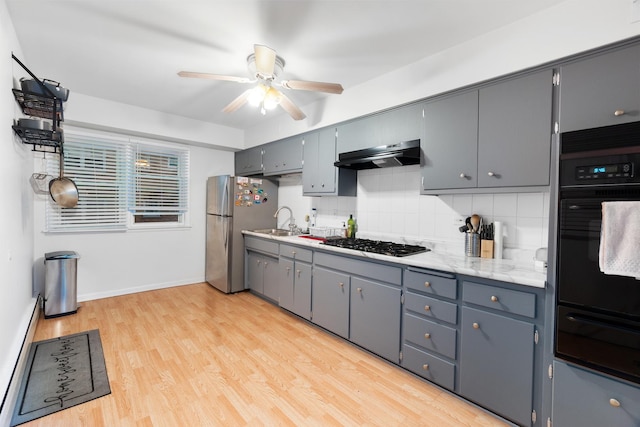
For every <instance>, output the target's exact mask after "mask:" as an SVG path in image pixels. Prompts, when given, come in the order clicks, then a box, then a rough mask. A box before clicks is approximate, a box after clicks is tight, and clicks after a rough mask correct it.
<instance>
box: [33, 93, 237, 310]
mask: <svg viewBox="0 0 640 427" xmlns="http://www.w3.org/2000/svg"><path fill="white" fill-rule="evenodd" d="M69 102H71V98H70V100H69ZM185 147H187V148H188V149H189V150H190V153H191V154H190V156H191V157H190V168H191V174H190V177H189V179H190V185H189V203H190V206H189V208H190V226H189V227H187V228H180V229H164V230H163V229H160V230H131V231H126V232H101V233H95V232H93V233H45V232H43V230H44V222H45V204H46V203H52V201H51V198H50V197H48V196H37V198H36V201H35V203H34V224H35V245H34V262H35V266H36V271H35V273H36V274H35V277H34V282H35V286H36V287H38V288H42V286H43V284H44V281H43V275H44V271H43V270H44V267H43V257H44V254H45V253H47V252H51V251H59V250H72V251H76V252H78V253H79V254H80V256H81V258H80V259H79V260H78V300H79V301H85V300H91V299H96V298H103V297H108V296H114V295H122V294H126V293H133V292H140V291H145V290H149V289H158V288H162V287H168V286H175V285H184V284H189V283H196V282H202V281H204V269H205V264H204V247H205V207H206V206H205V202H206V179H207V177H209V176H212V175H223V174H232V173H233V153H232V152H229V151H221V150H215V149H211V148H204V147H195V146H185ZM37 162H39V160H36V163H37Z"/></svg>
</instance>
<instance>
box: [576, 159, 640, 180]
mask: <svg viewBox="0 0 640 427" xmlns="http://www.w3.org/2000/svg"><path fill="white" fill-rule="evenodd" d="M633 169H634V168H633V163H631V162H625V163H609V164H597V165H589V166H576V168H575V171H576V179H577V180H592V179H603V178H609V179H610V178H631V177H633Z"/></svg>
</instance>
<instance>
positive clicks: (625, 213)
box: [599, 201, 640, 280]
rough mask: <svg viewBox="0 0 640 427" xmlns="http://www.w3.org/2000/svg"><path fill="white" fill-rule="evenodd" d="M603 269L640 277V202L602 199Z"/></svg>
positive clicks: (606, 272) (600, 255) (607, 272)
mask: <svg viewBox="0 0 640 427" xmlns="http://www.w3.org/2000/svg"><path fill="white" fill-rule="evenodd" d="M599 264H600V271H602V272H603V273H604V274H612V275H618V276H629V277H634V278H636V279H639V280H640V202H629V201H627V202H602V229H601V232H600V252H599Z"/></svg>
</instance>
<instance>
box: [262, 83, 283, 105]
mask: <svg viewBox="0 0 640 427" xmlns="http://www.w3.org/2000/svg"><path fill="white" fill-rule="evenodd" d="M281 99H282V97H281V96H280V92H278V91H277V90H276V89H274V88H272V87H270V88H269V89H268V90H267V92H266V93H265V94H264V99H263V100H262V105H263V106H264V108H265V109H266V110H273V109H274V108H276V107H277V106H278V104H280V100H281Z"/></svg>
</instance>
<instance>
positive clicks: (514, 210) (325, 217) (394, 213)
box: [278, 165, 549, 260]
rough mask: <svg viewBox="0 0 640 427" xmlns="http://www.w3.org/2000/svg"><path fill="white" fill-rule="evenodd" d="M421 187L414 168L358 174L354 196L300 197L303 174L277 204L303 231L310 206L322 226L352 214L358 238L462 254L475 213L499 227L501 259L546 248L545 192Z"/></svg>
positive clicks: (283, 184)
mask: <svg viewBox="0 0 640 427" xmlns="http://www.w3.org/2000/svg"><path fill="white" fill-rule="evenodd" d="M419 189H420V168H419V166H418V165H415V166H403V167H394V168H383V169H370V170H364V171H359V172H358V196H357V197H303V196H302V181H301V175H291V176H288V177H285V178H282V179H281V180H280V187H279V191H278V200H279V205H280V206H282V205H286V206H289V207H290V208H291V209H292V210H293V212H294V217H295V218H296V222H297V224H298V225H300V226H301V227H303V228H304V227H305V226H306V223H305V222H304V216H305V215H307V214H310V213H311V209H312V208H316V209H317V212H318V220H317V225H320V226H331V227H336V226H338V227H339V226H342V224H343V222H345V221H346V220H347V218H349V214H353V216H354V218H355V219H356V221H357V224H358V232H359V237H370V238H379V239H386V240H394V239H395V240H398V239H405V240H409V241H412V240H413V241H428V242H433V243H434V244H439V245H440V246H439V247H441V248H446V250H447V251H450V252H453V253H460V254H463V253H464V238H463V237H464V236H463V234H462V233H460V231H459V230H458V227H460V226H461V225H463V224H464V218H466V217H468V216H470V215H471V214H474V213H476V214H478V215H480V216H481V217H482V218H483V221H484V223H491V222H494V221H501V222H502V223H503V225H504V229H505V233H504V248H505V251H504V257H505V258H511V259H519V258H521V257H523V258H525V259H527V260H530V259H531V258H530V256H531V254H532V253H533V252H534V251H535V250H536V249H537V248H539V247H546V246H547V238H548V236H547V234H548V229H549V216H548V215H549V214H548V212H549V193H548V192H544V193H496V194H454V195H441V196H425V195H420V190H419ZM283 220H284V221H286V218H282V219H280V220H279V221H278V224H279V225H282V224H281V221H283Z"/></svg>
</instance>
